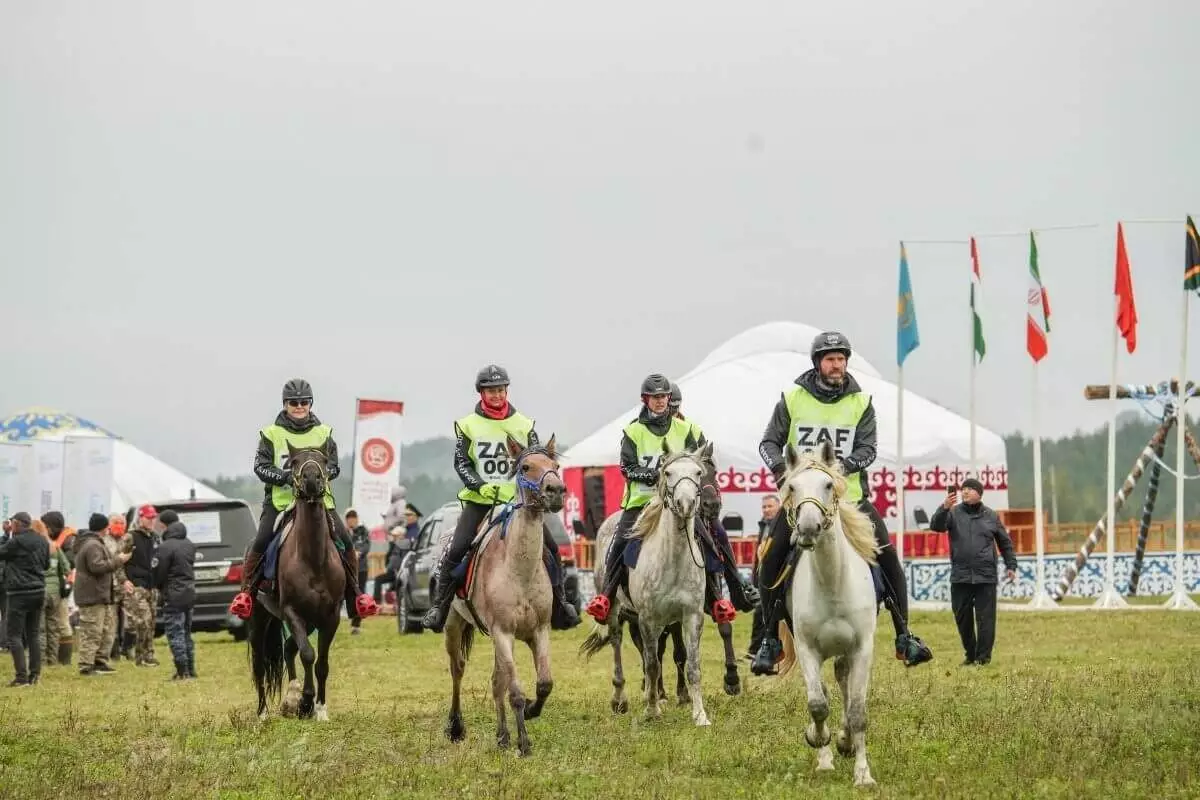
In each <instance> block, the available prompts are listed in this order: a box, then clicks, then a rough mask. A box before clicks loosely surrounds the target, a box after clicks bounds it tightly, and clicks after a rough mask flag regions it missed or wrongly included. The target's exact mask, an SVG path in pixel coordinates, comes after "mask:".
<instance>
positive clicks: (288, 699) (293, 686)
mask: <svg viewBox="0 0 1200 800" xmlns="http://www.w3.org/2000/svg"><path fill="white" fill-rule="evenodd" d="M298 652H299V648H298V647H296V640H295V639H294V638H292V637H291V636H289V637H288V638H287V641H286V642H284V643H283V660H284V662H285V663H286V664H287V675H288V685H287V690H286V691H285V692H284V693H283V702H281V703H280V704H279V713H280V715H282V716H284V717H294V716H296V715H297V714H298V713H300V681H298V680H296V653H298Z"/></svg>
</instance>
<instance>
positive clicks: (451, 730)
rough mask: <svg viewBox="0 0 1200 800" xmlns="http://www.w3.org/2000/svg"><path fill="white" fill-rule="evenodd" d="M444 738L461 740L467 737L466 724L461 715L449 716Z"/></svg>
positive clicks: (455, 740) (454, 740) (453, 740)
mask: <svg viewBox="0 0 1200 800" xmlns="http://www.w3.org/2000/svg"><path fill="white" fill-rule="evenodd" d="M446 738H447V739H449V740H450V741H452V742H461V741H462V740H463V739H466V738H467V726H466V725H464V724H463V721H462V717H450V719H449V720H448V721H447V722H446Z"/></svg>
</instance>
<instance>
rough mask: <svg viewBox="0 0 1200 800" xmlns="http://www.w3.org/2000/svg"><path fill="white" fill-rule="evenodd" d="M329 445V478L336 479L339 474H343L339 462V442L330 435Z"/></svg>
mask: <svg viewBox="0 0 1200 800" xmlns="http://www.w3.org/2000/svg"><path fill="white" fill-rule="evenodd" d="M328 446H329V480H331V481H336V480H337V476H338V475H341V474H342V468H341V466H340V465H339V464H338V451H337V442H335V441H334V440H333V437H332V436H330V437H329V440H328Z"/></svg>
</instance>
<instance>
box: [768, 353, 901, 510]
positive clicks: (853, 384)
mask: <svg viewBox="0 0 1200 800" xmlns="http://www.w3.org/2000/svg"><path fill="white" fill-rule="evenodd" d="M820 374H821V373H819V372H818V371H817V370H816V369H810V370H808V371H807V372H805V373H804V374H803V375H801V376H800V377H799V378H796V385H797V386H802V387H804V390H805V391H807V392H808V393H809V394H811V395H812V396H813V397H815V398H816V399H817V400H819V401H820V402H822V403H836V402H837V401H838V400H841V399H842V398H843V397H845V396H846V395H848V394H854V393H856V392H861V391H862V387H861V386H859V385H858V381H856V380H854V376H852V375H850V374H849V373H847V374H846V379H845V380H844V381H842V385H841V386H839V387H837V388H836V389H835V388H833V387H829V386H826V385H825V384H824V383H823V382H821V381H820V380H819V378H820ZM791 426H792V419H791V415H790V414H788V409H787V398H786V396H785V395H784V394H783V393H782V392H781V393H780V395H779V402H778V403H776V404H775V411H774V412H773V413H772V414H771V421H770V422H768V423H767V428H766V430H764V431H763V435H762V441H761V442H759V444H758V454H759V455H760V456H762V460H763V463H764V464H766V465H767V469H769V470H771V474H772V475H773V476H774V477H775V485H776V486H778V485H779V484H780V483H781V482H782V480H783V476H784V473H786V472H787V462H786V460H785V459H784V457H783V449H784V448H785V447H786V446H787V441H788V434H789V433H790V432H791ZM877 443H878V432H877V431H876V429H875V405H874V404H873V403H868V404H867V407H866V409H865V410H864V411H863V415H862V417H860V418H859V420H858V425H857V426H856V427H855V429H854V442H853V443H852V444H851V445H850V452H849V453H847V454H844V455H842V456H841V458H840V461H841V464H842V472H843V473H844V474H846V475H854V474H856V473H857V474H858V479H859V481H860V482H861V483H862V491H863V497H870V496H871V491H870V488H871V487H870V486H869V485H868V483H867V473H866V469H867V467H869V466H871V464H873V463H875V453H876V447H877Z"/></svg>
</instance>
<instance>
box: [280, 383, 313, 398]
mask: <svg viewBox="0 0 1200 800" xmlns="http://www.w3.org/2000/svg"><path fill="white" fill-rule="evenodd" d="M312 399H313V390H312V387H311V386H309V385H308V381H306V380H304V378H292V379H291V380H290V381H288V382H287V383H285V384H284V385H283V402H284V404H286V403H287V401H288V400H307V401H309V402H310V403H311V402H312Z"/></svg>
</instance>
